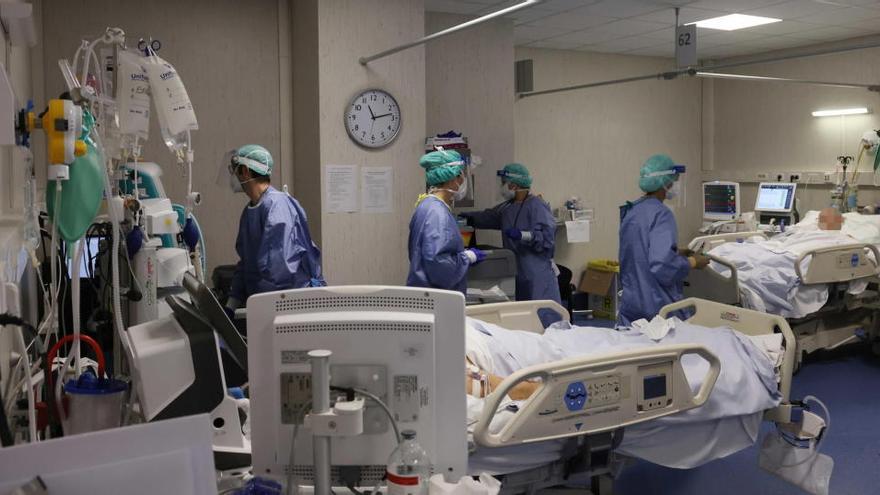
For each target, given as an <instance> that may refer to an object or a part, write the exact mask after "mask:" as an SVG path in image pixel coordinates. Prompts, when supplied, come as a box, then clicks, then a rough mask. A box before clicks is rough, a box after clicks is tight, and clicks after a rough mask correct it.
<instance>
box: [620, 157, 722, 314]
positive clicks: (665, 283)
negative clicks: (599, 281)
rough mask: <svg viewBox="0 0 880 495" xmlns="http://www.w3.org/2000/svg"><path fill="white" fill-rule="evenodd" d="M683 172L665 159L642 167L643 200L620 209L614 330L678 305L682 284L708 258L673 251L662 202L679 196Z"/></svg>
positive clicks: (674, 230) (672, 227)
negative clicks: (618, 290)
mask: <svg viewBox="0 0 880 495" xmlns="http://www.w3.org/2000/svg"><path fill="white" fill-rule="evenodd" d="M684 171H685V168H684V166H682V165H676V164H675V162H673V161H672V158H669V157H668V156H666V155H654V156H652V157H650V158H648V160H647V161H646V162H645V164H644V165H642V169H641V171H640V173H639V188H640V189H641V190H642V191H644V192H645V195H644V196H642V197H641V198H640V199H638V200H636V201H634V202H627V203H626V204H625V205H623V206H621V207H620V282H621V289H622V291H623V292H622V294H621V298H620V310H619V315H618V324H619V325H621V326H628V325H630V324H631V323H632V322H633V321H636V320H638V319H641V318H644V319H647V320H650V319H651V318H653V317H654V316H655V315H657V313H658V312H659V311H660V308H662V307H663V306H666V305H667V304H670V303H673V302H676V301H679V300H681V298H682V287H683V283H684V279H685V278H686V277H687V275H688V272H689V271H690V270H691V269H692V268H703V267H705V266H706V265H708V264H709V260H708V258H706V257H705V256H702V255H700V254H694V253H691V252H689V251H687V250H681V251H680V250H679V249H678V227H677V226H676V224H675V217H674V216H673V214H672V210H670V209H669V208H668V207H667V206H666V205H664V204H663V201H665V200H667V199H673V198H675V197H676V196H678V195H679V194H680V189H681V187H682V186H681V181H680V180H679V176H680V175H681V174H683V173H684Z"/></svg>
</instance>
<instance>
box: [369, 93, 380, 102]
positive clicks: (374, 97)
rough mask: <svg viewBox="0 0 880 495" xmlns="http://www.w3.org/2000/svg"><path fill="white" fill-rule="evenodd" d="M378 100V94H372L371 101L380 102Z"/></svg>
mask: <svg viewBox="0 0 880 495" xmlns="http://www.w3.org/2000/svg"><path fill="white" fill-rule="evenodd" d="M378 99H379V97H378V96H376V94H375V93H374V94H372V95H370V101H376V100H378Z"/></svg>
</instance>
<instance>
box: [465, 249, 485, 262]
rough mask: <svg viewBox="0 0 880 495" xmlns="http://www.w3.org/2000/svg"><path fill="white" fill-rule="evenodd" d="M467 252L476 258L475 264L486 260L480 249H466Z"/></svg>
mask: <svg viewBox="0 0 880 495" xmlns="http://www.w3.org/2000/svg"><path fill="white" fill-rule="evenodd" d="M468 251H470V252H472V253H474V256H476V257H477V261H476V262H475V263H479V262H481V261H483V260H484V259H486V253H484V252H483V251H482V250H481V249H477V248H470V249H468Z"/></svg>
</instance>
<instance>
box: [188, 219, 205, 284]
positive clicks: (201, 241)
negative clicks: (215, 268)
mask: <svg viewBox="0 0 880 495" xmlns="http://www.w3.org/2000/svg"><path fill="white" fill-rule="evenodd" d="M190 218H192V220H193V225H195V226H196V230H197V231H198V232H199V244H198V246H196V248H197V249H198V250H199V251H201V258H202V260H201V261H202V274H207V271H208V250H207V249H205V236H203V235H202V227H201V225H199V221H198V219H197V218H196V216H195V215H194V214H190Z"/></svg>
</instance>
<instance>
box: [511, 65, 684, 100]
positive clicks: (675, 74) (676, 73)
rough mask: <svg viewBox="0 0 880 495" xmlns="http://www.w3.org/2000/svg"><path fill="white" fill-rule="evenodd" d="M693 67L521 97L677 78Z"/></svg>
mask: <svg viewBox="0 0 880 495" xmlns="http://www.w3.org/2000/svg"><path fill="white" fill-rule="evenodd" d="M691 70H692V69H680V70H674V71H669V72H658V73H657V74H648V75H645V76H634V77H625V78H623V79H612V80H610V81H599V82H594V83H587V84H578V85H577V86H566V87H564V88H555V89H545V90H543V91H531V92H529V93H520V95H519V97H520V98H527V97H529V96H540V95H549V94H552V93H561V92H563V91H572V90H575V89H586V88H597V87H599V86H610V85H612V84H623V83H629V82H636V81H646V80H648V79H666V80H670V79H675V78H676V77H678V76H680V75H682V74H687V73H689V72H691Z"/></svg>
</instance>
